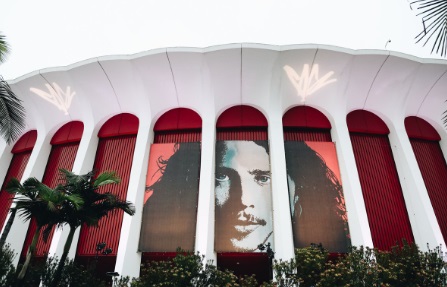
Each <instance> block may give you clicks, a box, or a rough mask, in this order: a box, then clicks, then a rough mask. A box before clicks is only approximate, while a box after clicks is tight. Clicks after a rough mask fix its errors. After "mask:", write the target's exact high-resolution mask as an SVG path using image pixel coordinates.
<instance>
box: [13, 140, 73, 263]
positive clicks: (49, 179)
mask: <svg viewBox="0 0 447 287" xmlns="http://www.w3.org/2000/svg"><path fill="white" fill-rule="evenodd" d="M78 147H79V142H75V143H68V144H63V145H54V146H53V147H52V149H51V153H50V156H49V159H48V163H47V166H46V168H45V173H44V176H43V180H42V182H43V183H44V184H46V185H48V186H49V187H50V188H54V187H56V185H58V184H59V183H62V178H61V177H60V175H59V169H60V168H65V169H67V170H71V169H72V168H73V164H74V160H75V158H76V153H77V151H78ZM36 228H37V226H36V222H35V221H34V220H31V223H30V226H29V228H28V232H27V234H26V237H25V244H24V246H23V249H22V253H21V256H22V257H24V256H26V252H27V250H28V247H29V245H30V244H31V241H32V237H33V236H34V231H35V230H36ZM42 232H43V230H42ZM53 233H54V229H53V230H52V231H51V233H50V236H49V237H48V240H47V242H44V241H43V235H42V233H41V235H40V237H39V241H38V243H37V247H36V257H43V256H46V254H48V251H49V249H50V244H51V239H52V237H53Z"/></svg>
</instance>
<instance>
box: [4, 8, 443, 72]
mask: <svg viewBox="0 0 447 287" xmlns="http://www.w3.org/2000/svg"><path fill="white" fill-rule="evenodd" d="M0 7H1V16H0V31H1V32H2V33H3V34H4V35H5V36H6V37H7V41H8V42H9V44H10V45H11V48H12V53H11V54H10V56H9V58H8V61H7V62H5V63H4V64H2V65H1V66H0V75H3V77H4V78H5V79H14V78H17V77H19V76H22V75H24V74H27V73H30V72H32V71H35V70H39V69H44V68H49V67H57V66H66V65H69V64H72V63H75V62H79V61H82V60H85V59H89V58H93V57H98V56H106V55H121V54H134V53H138V52H142V51H146V50H151V49H154V48H166V47H207V46H212V45H218V44H229V43H263V44H274V45H288V44H327V45H335V46H340V47H345V48H351V49H381V50H383V49H385V44H386V42H387V41H388V40H389V39H390V40H391V43H389V44H388V46H387V49H388V50H392V51H399V52H403V53H406V54H411V55H415V56H418V57H424V58H439V57H438V56H436V55H435V54H433V55H430V50H431V46H427V47H425V48H423V47H422V45H421V44H415V40H414V37H415V36H416V34H418V33H419V32H420V31H421V30H422V23H421V19H420V18H419V17H417V16H416V11H415V10H411V9H410V4H409V0H338V1H335V0H276V1H273V0H225V1H212V0H191V1H188V0H157V1H137V0H122V1H118V0H94V1H92V0H77V1H63V0H39V1H35V0H0ZM413 8H415V7H413Z"/></svg>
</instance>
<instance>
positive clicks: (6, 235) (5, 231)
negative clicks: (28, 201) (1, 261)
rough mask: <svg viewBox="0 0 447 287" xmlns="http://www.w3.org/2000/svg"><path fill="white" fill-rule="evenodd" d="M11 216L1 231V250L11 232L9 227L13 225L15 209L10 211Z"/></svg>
mask: <svg viewBox="0 0 447 287" xmlns="http://www.w3.org/2000/svg"><path fill="white" fill-rule="evenodd" d="M10 212H11V214H10V215H9V219H8V222H7V223H6V226H5V229H4V230H3V233H2V237H0V248H3V246H4V245H5V242H6V237H8V234H9V231H10V230H11V226H12V224H13V223H14V219H15V217H16V212H17V209H16V208H11V209H10Z"/></svg>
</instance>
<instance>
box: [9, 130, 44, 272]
mask: <svg viewBox="0 0 447 287" xmlns="http://www.w3.org/2000/svg"><path fill="white" fill-rule="evenodd" d="M50 140H51V136H49V135H48V134H47V133H46V132H40V133H38V137H37V141H36V144H35V145H34V148H33V151H32V153H31V156H30V159H29V161H28V164H27V166H26V169H25V171H24V172H23V176H22V180H21V181H22V182H23V181H24V180H26V179H28V178H30V177H35V178H37V179H39V180H41V179H42V177H43V173H44V171H45V167H46V164H47V161H48V156H49V155H50V151H51V145H50ZM13 205H14V204H13ZM8 218H9V215H8ZM8 218H7V219H6V220H8ZM29 223H30V221H29V220H28V221H27V222H23V220H22V218H20V217H19V216H18V214H17V215H16V218H15V220H14V223H13V225H12V227H11V230H10V232H9V235H8V238H6V244H9V245H10V248H11V250H12V251H13V252H14V253H16V254H20V252H21V251H22V248H23V243H24V241H25V237H26V232H27V231H28V226H29ZM19 257H20V256H16V257H14V261H13V265H14V266H17V264H18V263H19Z"/></svg>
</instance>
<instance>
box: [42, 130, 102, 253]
mask: <svg viewBox="0 0 447 287" xmlns="http://www.w3.org/2000/svg"><path fill="white" fill-rule="evenodd" d="M97 133H98V131H97V130H96V129H94V127H93V125H87V124H86V125H85V128H84V132H83V135H82V139H81V142H80V143H79V148H78V152H77V154H76V158H75V161H74V164H73V169H72V171H73V172H74V173H75V174H85V173H87V172H89V171H91V170H92V169H93V164H94V162H95V155H96V149H97V148H98V137H97ZM80 230H81V227H78V229H77V230H76V232H75V234H74V236H73V242H72V243H71V246H70V251H69V252H68V256H67V258H68V259H74V258H75V256H76V248H77V246H78V241H79V233H80ZM69 232H70V227H69V226H68V225H64V227H63V228H58V229H56V231H55V232H54V235H53V239H52V241H51V245H50V250H49V251H48V254H49V256H57V257H58V258H60V257H61V256H62V253H63V251H64V245H65V242H66V241H67V238H68V233H69Z"/></svg>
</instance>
